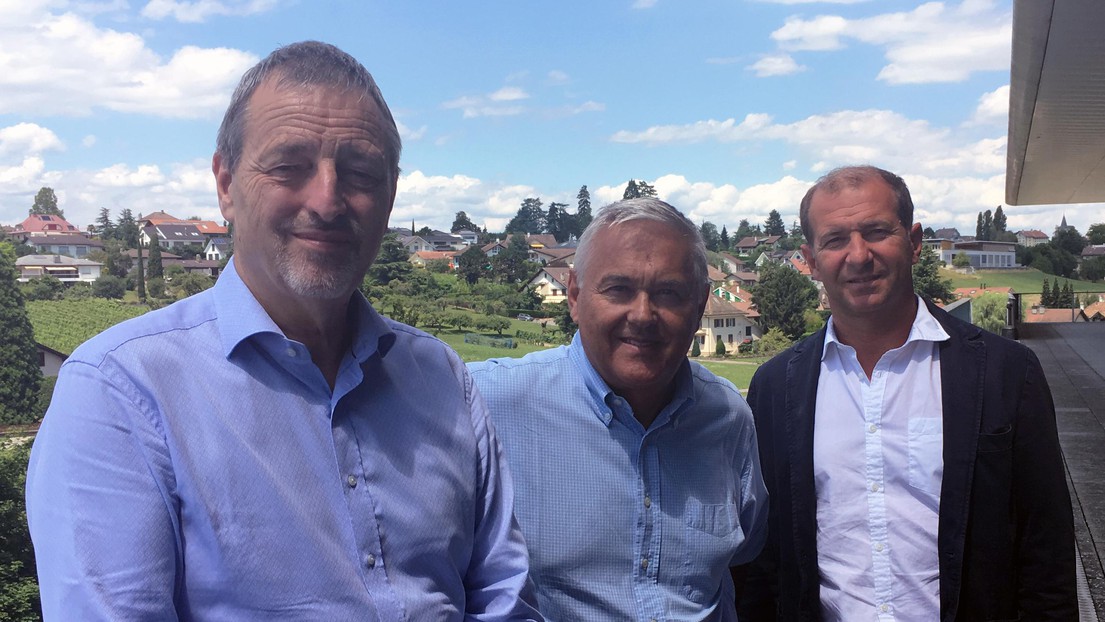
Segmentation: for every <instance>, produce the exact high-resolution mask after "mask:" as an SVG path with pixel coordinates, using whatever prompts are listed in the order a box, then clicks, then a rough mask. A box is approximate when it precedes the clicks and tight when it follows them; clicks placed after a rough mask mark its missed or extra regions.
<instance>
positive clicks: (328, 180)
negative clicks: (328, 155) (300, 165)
mask: <svg viewBox="0 0 1105 622" xmlns="http://www.w3.org/2000/svg"><path fill="white" fill-rule="evenodd" d="M304 191H305V193H306V196H305V197H304V206H305V207H306V208H307V209H309V210H311V211H312V212H314V213H315V214H317V215H318V216H319V217H320V218H321V219H323V220H326V221H329V220H333V219H334V218H336V217H337V216H339V215H341V214H344V213H345V197H344V196H342V192H341V186H340V184H339V180H338V171H337V167H336V166H334V163H333V162H330V161H327V160H323V161H322V162H320V163H319V164H318V166H317V167H316V168H315V174H314V176H313V177H312V178H311V181H310V183H308V184H307V186H306V187H305V188H304Z"/></svg>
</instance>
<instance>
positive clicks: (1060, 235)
mask: <svg viewBox="0 0 1105 622" xmlns="http://www.w3.org/2000/svg"><path fill="white" fill-rule="evenodd" d="M1051 245H1052V246H1054V247H1055V248H1057V249H1060V250H1065V251H1067V252H1068V253H1070V254H1071V255H1073V256H1075V257H1078V256H1079V255H1081V254H1082V249H1083V248H1085V247H1086V238H1084V237H1082V234H1080V233H1078V229H1075V228H1074V227H1067V228H1065V229H1056V230H1055V235H1053V236H1052V237H1051ZM1064 276H1066V275H1064Z"/></svg>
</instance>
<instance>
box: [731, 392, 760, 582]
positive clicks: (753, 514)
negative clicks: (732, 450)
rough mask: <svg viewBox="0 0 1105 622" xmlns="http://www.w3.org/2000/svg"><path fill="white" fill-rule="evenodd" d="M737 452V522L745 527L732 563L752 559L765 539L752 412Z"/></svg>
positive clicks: (758, 458) (733, 564)
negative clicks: (738, 506) (738, 479)
mask: <svg viewBox="0 0 1105 622" xmlns="http://www.w3.org/2000/svg"><path fill="white" fill-rule="evenodd" d="M745 408H746V409H747V407H745ZM737 451H738V452H739V454H740V455H739V456H738V461H737V464H740V465H741V476H740V482H741V496H740V524H741V528H742V529H744V544H743V545H742V546H741V547H740V549H739V550H738V551H737V554H736V555H735V556H734V557H733V560H732V561H731V562H730V565H731V566H738V565H741V564H746V563H748V562H751V561H752V560H753V559H755V558H756V556H757V555H759V554H760V551H761V550H763V547H764V541H765V540H766V539H767V512H768V501H767V487H766V486H765V485H764V478H763V473H762V472H761V471H760V449H759V447H758V446H757V444H756V428H755V426H754V425H753V423H752V417H751V414H749V416H748V417H747V419H746V420H745V421H744V426H743V429H742V431H741V434H740V442H739V443H738V444H737Z"/></svg>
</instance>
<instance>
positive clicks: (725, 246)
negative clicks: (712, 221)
mask: <svg viewBox="0 0 1105 622" xmlns="http://www.w3.org/2000/svg"><path fill="white" fill-rule="evenodd" d="M731 246H732V245H731V244H730V240H729V232H728V231H726V230H725V225H722V226H721V250H723V251H727V250H729V248H730V247H731Z"/></svg>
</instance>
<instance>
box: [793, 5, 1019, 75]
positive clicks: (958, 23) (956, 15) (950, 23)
mask: <svg viewBox="0 0 1105 622" xmlns="http://www.w3.org/2000/svg"><path fill="white" fill-rule="evenodd" d="M771 38H772V39H774V40H775V41H776V43H777V44H778V45H779V47H780V48H781V49H783V50H789V51H796V50H806V51H831V50H837V49H841V48H843V47H845V46H846V45H847V43H849V42H852V41H854V42H859V43H864V44H868V45H874V46H878V47H882V48H883V49H884V55H885V57H886V60H887V64H886V65H884V66H883V68H882V69H881V70H880V71H879V74H878V79H879V80H883V81H885V82H888V83H890V84H916V83H931V82H960V81H963V80H966V79H967V78H968V77H970V75H971V74H972V73H975V72H978V71H999V70H1007V69H1008V67H1009V50H1010V46H1011V41H1012V16H1011V14H1010V13H1009V11H1007V10H999V9H998V8H997V7H996V6H995V5H994V3H993V2H992V1H991V0H964V1H963V2H961V3H960V4H958V5H956V6H949V5H948V4H947V3H944V2H927V3H925V4H922V5H920V6H918V7H916V8H915V9H913V10H911V11H902V12H895V13H885V14H882V15H876V16H873V17H866V18H858V19H846V18H844V17H841V16H839V15H819V16H816V17H813V18H808V19H807V18H803V17H790V18H788V19H787V20H786V21H785V22H784V24H783V26H782V27H780V28H779V29H778V30H776V31H775V32H773V33H771Z"/></svg>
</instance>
